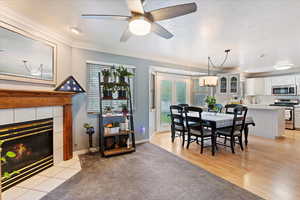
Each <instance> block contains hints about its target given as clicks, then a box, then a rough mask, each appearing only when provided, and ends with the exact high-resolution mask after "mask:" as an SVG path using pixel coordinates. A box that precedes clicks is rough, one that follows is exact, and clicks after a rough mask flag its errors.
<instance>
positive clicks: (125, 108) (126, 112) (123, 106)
mask: <svg viewBox="0 0 300 200" xmlns="http://www.w3.org/2000/svg"><path fill="white" fill-rule="evenodd" d="M120 107H121V108H122V113H123V115H124V116H125V117H126V116H127V114H128V112H129V111H128V107H127V104H122V105H121V106H120Z"/></svg>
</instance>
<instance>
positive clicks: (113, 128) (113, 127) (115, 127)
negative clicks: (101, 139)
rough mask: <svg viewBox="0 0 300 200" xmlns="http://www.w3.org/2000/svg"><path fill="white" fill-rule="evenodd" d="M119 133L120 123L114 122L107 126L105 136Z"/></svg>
mask: <svg viewBox="0 0 300 200" xmlns="http://www.w3.org/2000/svg"><path fill="white" fill-rule="evenodd" d="M119 131H120V123H119V122H113V123H111V124H107V125H106V126H105V127H104V133H105V134H114V133H119Z"/></svg>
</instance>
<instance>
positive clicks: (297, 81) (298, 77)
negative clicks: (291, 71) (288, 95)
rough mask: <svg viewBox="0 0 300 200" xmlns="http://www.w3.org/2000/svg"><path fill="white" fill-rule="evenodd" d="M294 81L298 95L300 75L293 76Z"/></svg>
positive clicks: (299, 91) (299, 93) (299, 92)
mask: <svg viewBox="0 0 300 200" xmlns="http://www.w3.org/2000/svg"><path fill="white" fill-rule="evenodd" d="M295 82H296V85H297V95H300V75H296V76H295Z"/></svg>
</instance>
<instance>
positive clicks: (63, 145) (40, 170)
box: [0, 90, 81, 200]
mask: <svg viewBox="0 0 300 200" xmlns="http://www.w3.org/2000/svg"><path fill="white" fill-rule="evenodd" d="M72 95H73V93H62V92H51V91H14V90H0V139H1V140H6V141H4V143H3V145H2V148H3V152H5V151H8V150H9V151H13V152H15V153H16V156H17V157H18V160H16V159H12V160H14V161H13V163H12V162H10V164H8V165H7V166H5V165H3V164H2V166H3V168H4V170H7V169H9V168H10V169H9V170H15V169H20V168H21V169H22V170H23V172H24V173H19V174H17V176H19V177H22V179H23V180H15V179H14V180H13V179H12V180H10V181H6V182H5V178H3V177H2V180H1V181H2V186H3V187H4V188H3V189H4V190H5V189H7V188H9V187H11V186H12V187H11V188H9V189H7V190H5V191H4V190H3V191H4V192H3V193H2V200H27V199H30V200H37V199H40V198H41V197H42V196H44V195H45V194H47V193H48V192H50V191H51V190H53V189H54V188H55V187H57V186H58V185H60V184H62V183H63V182H64V181H66V180H67V179H69V178H71V177H72V176H73V175H75V174H76V173H77V172H79V171H80V170H81V166H80V163H79V159H78V156H74V157H73V150H72V105H71V104H72V101H71V97H72ZM40 127H43V128H42V129H40ZM9 128H11V129H9ZM28 130H30V131H28ZM5 131H6V132H5ZM40 131H41V132H42V133H39V132H40ZM7 132H9V133H8V134H7ZM44 133H45V134H44ZM10 138H11V139H10ZM14 139H16V140H14ZM33 168H34V169H33ZM24 169H25V170H24ZM27 169H33V170H32V171H26V170H27ZM35 169H37V170H35ZM4 170H3V171H4ZM22 170H21V172H22ZM12 177H13V176H12ZM19 181H21V182H19ZM18 182H19V183H18ZM7 185H9V186H7ZM5 187H7V188H5Z"/></svg>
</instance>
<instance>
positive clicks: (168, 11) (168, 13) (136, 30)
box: [82, 0, 197, 42]
mask: <svg viewBox="0 0 300 200" xmlns="http://www.w3.org/2000/svg"><path fill="white" fill-rule="evenodd" d="M127 4H128V8H129V10H130V12H131V16H125V15H101V14H83V15H82V17H83V18H88V19H109V20H121V21H127V22H128V26H127V28H126V30H125V31H124V33H123V35H122V36H121V39H120V41H121V42H125V41H127V40H128V39H129V38H130V37H131V36H132V34H134V35H147V34H148V33H150V32H153V33H156V34H157V35H159V36H160V37H163V38H165V39H170V38H172V37H173V36H174V35H173V34H172V33H170V32H169V31H168V30H167V29H165V28H164V27H162V26H161V25H159V24H158V23H156V22H157V21H161V20H166V19H171V18H174V17H179V16H182V15H187V14H190V13H193V12H196V10H197V5H196V3H187V4H181V5H175V6H170V7H166V8H160V9H157V10H152V11H150V12H146V11H145V10H144V5H145V0H127Z"/></svg>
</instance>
